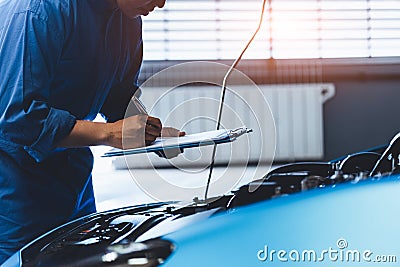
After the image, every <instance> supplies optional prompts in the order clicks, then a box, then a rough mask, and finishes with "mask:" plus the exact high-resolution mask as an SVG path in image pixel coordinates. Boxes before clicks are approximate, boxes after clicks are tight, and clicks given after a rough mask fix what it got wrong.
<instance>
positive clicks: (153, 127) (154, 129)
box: [145, 116, 162, 145]
mask: <svg viewBox="0 0 400 267" xmlns="http://www.w3.org/2000/svg"><path fill="white" fill-rule="evenodd" d="M145 120H146V125H145V143H146V145H149V144H151V143H153V142H154V140H156V138H157V137H159V136H161V129H162V124H161V121H160V119H158V118H155V117H151V116H147V117H146V116H145Z"/></svg>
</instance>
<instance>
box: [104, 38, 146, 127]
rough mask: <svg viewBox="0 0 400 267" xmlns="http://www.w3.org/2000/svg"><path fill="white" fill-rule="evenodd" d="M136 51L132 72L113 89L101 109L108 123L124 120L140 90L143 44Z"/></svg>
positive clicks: (132, 60)
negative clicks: (133, 97) (139, 77)
mask: <svg viewBox="0 0 400 267" xmlns="http://www.w3.org/2000/svg"><path fill="white" fill-rule="evenodd" d="M136 50H137V51H136V52H135V53H134V54H133V55H135V57H134V58H131V59H130V64H132V65H131V69H130V71H129V72H128V74H127V75H126V76H125V79H124V80H123V81H122V82H121V83H119V84H117V85H116V86H114V87H113V88H111V90H110V92H109V94H108V96H107V98H106V100H105V102H104V104H103V107H102V108H101V111H100V112H101V113H102V114H103V115H104V116H105V117H106V119H107V121H108V122H115V121H117V120H120V119H123V118H124V117H125V113H126V109H127V107H128V105H129V103H130V100H131V98H132V96H133V95H134V94H135V92H136V91H137V90H140V89H139V86H138V76H139V71H140V66H141V64H142V58H143V45H142V42H140V43H139V45H138V47H137V49H136Z"/></svg>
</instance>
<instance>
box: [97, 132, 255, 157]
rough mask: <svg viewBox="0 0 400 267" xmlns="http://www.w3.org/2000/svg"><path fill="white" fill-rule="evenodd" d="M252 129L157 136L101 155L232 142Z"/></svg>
mask: <svg viewBox="0 0 400 267" xmlns="http://www.w3.org/2000/svg"><path fill="white" fill-rule="evenodd" d="M252 131H253V130H252V129H248V128H246V127H240V128H237V129H229V130H214V131H207V132H201V133H195V134H187V135H185V136H181V137H165V138H160V137H159V138H157V139H156V140H155V141H154V142H153V144H151V145H149V146H145V147H139V148H133V149H116V148H115V149H112V150H110V151H108V152H106V153H104V155H103V156H102V157H115V156H123V155H132V154H141V153H149V152H157V151H165V150H168V149H177V148H180V149H184V148H191V147H199V146H208V145H214V144H222V143H227V142H232V141H234V140H236V138H238V137H239V136H241V135H243V134H246V133H249V132H252Z"/></svg>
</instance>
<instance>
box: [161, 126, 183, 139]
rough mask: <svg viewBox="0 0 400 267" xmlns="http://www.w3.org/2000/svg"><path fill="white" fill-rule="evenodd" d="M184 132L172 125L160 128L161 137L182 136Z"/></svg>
mask: <svg viewBox="0 0 400 267" xmlns="http://www.w3.org/2000/svg"><path fill="white" fill-rule="evenodd" d="M185 134H186V133H185V132H181V131H179V130H178V129H175V128H173V127H163V128H162V130H161V136H162V137H180V136H184V135H185Z"/></svg>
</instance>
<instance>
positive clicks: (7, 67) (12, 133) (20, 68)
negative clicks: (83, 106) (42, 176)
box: [0, 1, 76, 162]
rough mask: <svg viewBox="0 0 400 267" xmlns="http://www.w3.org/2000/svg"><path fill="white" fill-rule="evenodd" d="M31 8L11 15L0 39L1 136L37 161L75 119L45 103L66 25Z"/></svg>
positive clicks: (50, 91)
mask: <svg viewBox="0 0 400 267" xmlns="http://www.w3.org/2000/svg"><path fill="white" fill-rule="evenodd" d="M37 3H43V2H41V1H37ZM34 8H36V9H37V10H39V9H40V7H39V6H37V7H34ZM34 8H31V9H30V10H29V9H28V10H27V11H25V12H20V13H16V14H14V15H13V17H12V18H11V19H10V21H9V24H8V25H7V28H6V30H5V32H4V33H3V36H4V38H3V37H2V38H3V39H2V40H1V41H2V45H3V46H2V49H1V50H2V51H1V52H0V60H1V62H2V64H1V65H2V66H1V67H0V70H1V73H2V76H3V75H4V76H3V77H2V79H1V81H0V97H1V99H0V112H2V114H3V115H2V116H1V117H0V131H1V136H0V138H1V139H3V140H2V141H3V143H4V142H9V143H12V145H17V146H21V147H22V148H23V149H24V150H25V151H26V152H27V153H28V154H29V155H30V156H31V157H33V158H34V159H35V160H36V161H37V162H40V161H42V160H44V159H45V158H47V157H48V156H49V154H51V153H52V152H53V151H54V150H55V149H56V146H57V143H58V142H59V141H61V140H62V139H63V138H65V137H66V136H67V135H68V134H69V133H70V132H71V130H72V128H73V126H74V125H75V123H76V118H75V117H74V116H73V115H72V114H71V113H70V112H68V111H67V110H61V109H57V108H55V107H52V105H51V103H50V98H51V95H52V88H51V84H52V80H53V76H54V73H55V68H56V66H57V63H58V61H59V58H60V55H61V52H62V48H63V42H64V36H63V35H62V34H61V32H62V30H63V29H65V25H64V24H63V21H62V18H61V17H59V18H57V16H56V14H51V13H36V12H35V9H34ZM4 62H7V64H4Z"/></svg>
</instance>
